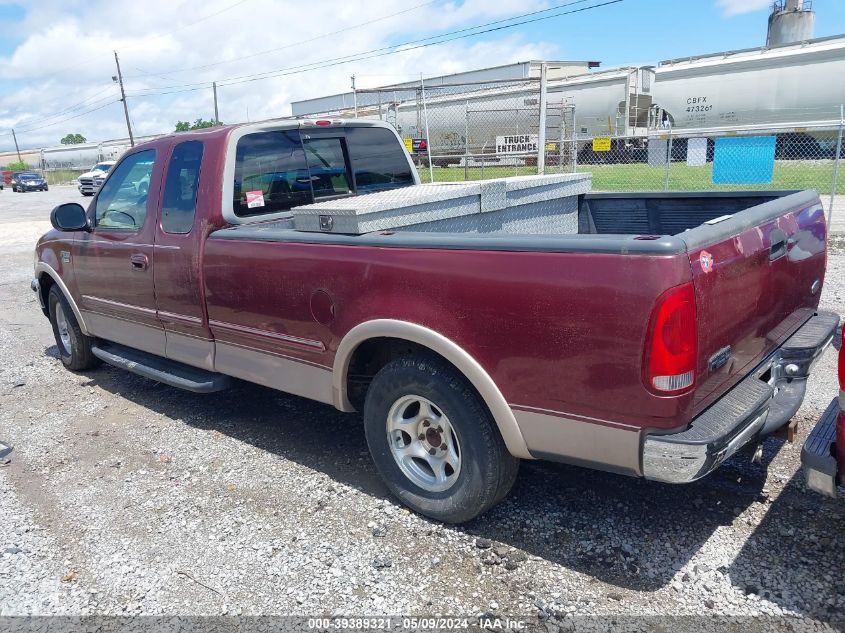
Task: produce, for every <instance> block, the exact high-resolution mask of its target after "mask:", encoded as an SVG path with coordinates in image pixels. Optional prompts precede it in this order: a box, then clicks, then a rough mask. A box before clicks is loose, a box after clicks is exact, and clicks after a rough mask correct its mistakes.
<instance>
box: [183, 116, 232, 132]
mask: <svg viewBox="0 0 845 633" xmlns="http://www.w3.org/2000/svg"><path fill="white" fill-rule="evenodd" d="M215 125H223V124H222V123H221V122H220V121H217V122H216V123H215V122H214V121H213V120H211V119H209V120H208V121H206V120H205V119H203V118H202V117H200V118H199V119H197V120H196V121H194V122H193V123H188V121H176V129H175V130H174V131H175V132H187V131H189V130H203V129H205V128H207V127H214V126H215Z"/></svg>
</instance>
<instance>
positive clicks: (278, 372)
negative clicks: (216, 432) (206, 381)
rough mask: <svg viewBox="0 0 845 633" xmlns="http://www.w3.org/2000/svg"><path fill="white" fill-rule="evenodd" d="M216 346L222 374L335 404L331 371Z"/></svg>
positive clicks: (257, 353)
mask: <svg viewBox="0 0 845 633" xmlns="http://www.w3.org/2000/svg"><path fill="white" fill-rule="evenodd" d="M215 347H216V353H215V359H214V368H215V370H216V371H218V372H220V373H221V374H227V375H229V376H234V377H236V378H242V379H243V380H248V381H249V382H254V383H257V384H259V385H264V386H265V387H270V388H272V389H278V390H279V391H285V392H287V393H292V394H295V395H297V396H303V397H304V398H311V399H312V400H317V401H318V402H324V403H326V404H333V395H332V372H331V370H330V369H327V368H324V367H318V366H316V365H309V364H306V363H300V362H298V361H296V360H294V359H291V358H285V357H283V356H277V355H275V354H265V353H263V352H259V351H257V350H251V349H246V348H244V347H240V346H236V345H229V344H227V343H221V342H219V341H218V342H217V344H216V346H215Z"/></svg>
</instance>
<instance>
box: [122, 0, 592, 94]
mask: <svg viewBox="0 0 845 633" xmlns="http://www.w3.org/2000/svg"><path fill="white" fill-rule="evenodd" d="M582 1H583V2H586V0H582ZM435 2H437V0H430V1H429V2H423V3H422V4H418V5H415V6H413V7H409V8H407V9H403V10H402V11H397V12H395V13H390V14H388V15H383V16H381V17H379V18H374V19H372V20H368V21H367V22H361V23H359V24H353V25H352V26H347V27H345V28H342V29H338V30H337V31H331V32H329V33H323V34H321V35H316V36H314V37H312V38H309V39H307V40H300V41H299V42H293V43H291V44H285V45H284V46H278V47H276V48H268V49H265V50H263V51H258V52H257V53H251V54H249V55H243V56H241V57H233V58H232V59H224V60H221V61H218V62H212V63H210V64H202V65H200V66H187V67H183V68H178V69H175V70H165V71H164V72H163V73H162V74H164V75H167V74H171V75H172V74H177V73H184V72H188V71H191V70H205V69H207V68H214V67H215V66H221V65H223V64H232V63H234V62H239V61H243V60H245V59H252V58H253V57H260V56H261V55H267V54H268V53H276V52H278V51H282V50H285V49H288V48H294V47H296V46H301V45H302V44H310V43H311V42H316V41H317V40H321V39H324V38H326V37H331V36H332V35H338V34H340V33H346V32H347V31H352V30H355V29H358V28H361V27H363V26H369V25H371V24H374V23H376V22H382V21H384V20H389V19H390V18H395V17H396V16H397V15H403V14H405V13H410V12H411V11H416V10H417V9H421V8H422V7H427V6H429V5H432V4H434V3H435ZM137 70H141V71H142V73H143V74H142V75H127V77H126V79H127V80H129V79H134V78H136V77H162V74H158V73H151V72H147V71H144V70H143V69H141V68H138V69H137Z"/></svg>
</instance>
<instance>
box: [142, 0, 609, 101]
mask: <svg viewBox="0 0 845 633" xmlns="http://www.w3.org/2000/svg"><path fill="white" fill-rule="evenodd" d="M590 1H592V0H570V1H569V2H564V3H562V4H558V5H556V6H554V7H549V8H547V9H539V10H537V11H529V12H528V13H522V14H519V15H515V16H511V17H509V18H503V19H501V20H494V21H493V22H487V23H485V24H477V25H475V26H469V27H465V28H462V29H457V30H454V31H448V32H446V33H440V34H438V35H431V36H429V37H424V38H421V39H416V40H409V41H407V42H402V43H401V44H392V45H390V46H382V47H380V48H374V49H371V50H369V51H363V52H360V53H352V54H350V55H344V56H342V57H332V58H328V59H323V60H319V61H315V62H309V63H307V64H301V65H299V66H287V67H285V68H280V69H277V70H268V71H265V72H261V73H253V74H248V75H239V76H235V77H229V78H226V79H223V80H222V81H218V83H219V84H221V85H223V84H222V82H225V81H232V80H239V79H246V78H252V77H257V78H264V76H265V75H271V74H272V73H277V72H281V71H287V70H297V69H306V70H316V69H317V65H320V64H324V63H328V62H340V61H341V60H345V61H358V59H357V58H358V57H359V56H361V55H369V54H371V53H380V52H383V51H389V52H400V51H398V50H394V49H400V48H402V47H410V46H411V45H413V44H420V43H425V42H430V41H432V40H437V39H439V38H443V37H447V36H449V35H456V34H461V33H467V32H469V31H476V30H478V29H484V28H486V27H490V26H494V25H499V24H503V23H505V22H511V21H513V20H519V19H521V18H525V17H528V16H532V15H540V14H543V13H548V12H550V11H557V10H558V9H561V8H563V7H569V6H573V5H576V4H583V3H584V2H590ZM618 1H620V2H621V1H622V0H618ZM607 4H613V2H609V3H607ZM597 6H602V5H597ZM589 8H592V7H585V9H589ZM567 13H569V12H567ZM573 13H574V11H573ZM559 15H565V13H563V14H555V15H549V16H545V17H544V18H542V19H550V18H553V17H558V16H559ZM531 21H539V20H531ZM525 23H527V22H525ZM519 24H521V23H514V24H511V25H505V26H504V27H502V28H510V27H512V26H519ZM492 30H501V29H492ZM486 32H488V31H479V32H478V33H470V34H467V35H466V36H465V37H472V36H473V35H481V34H483V33H486ZM454 39H462V38H454ZM447 41H452V40H444V42H447ZM437 43H441V42H434V44H437ZM417 48H424V47H423V46H413V47H411V48H402V50H403V51H404V50H414V49H417ZM379 56H380V55H373V57H379ZM361 59H370V57H362V58H361ZM344 63H345V62H344ZM328 65H329V66H332V65H337V64H328ZM312 66H315V68H311V67H312ZM319 68H323V66H319ZM282 74H294V73H282ZM233 83H243V82H241V81H234V82H233ZM204 85H206V84H205V83H184V84H177V85H173V86H159V87H157V88H155V87H153V88H149V89H147V90H168V89H173V88H187V87H190V86H204ZM226 85H228V84H226ZM142 90H143V89H142Z"/></svg>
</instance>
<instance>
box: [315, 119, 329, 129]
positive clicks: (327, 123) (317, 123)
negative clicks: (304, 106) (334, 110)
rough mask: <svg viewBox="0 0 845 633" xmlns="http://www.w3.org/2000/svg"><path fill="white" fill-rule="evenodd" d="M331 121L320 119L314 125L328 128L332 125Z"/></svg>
mask: <svg viewBox="0 0 845 633" xmlns="http://www.w3.org/2000/svg"><path fill="white" fill-rule="evenodd" d="M331 124H332V122H331V121H326V120H325V119H320V120H319V121H314V125H318V126H320V127H327V126H329V125H331Z"/></svg>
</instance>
